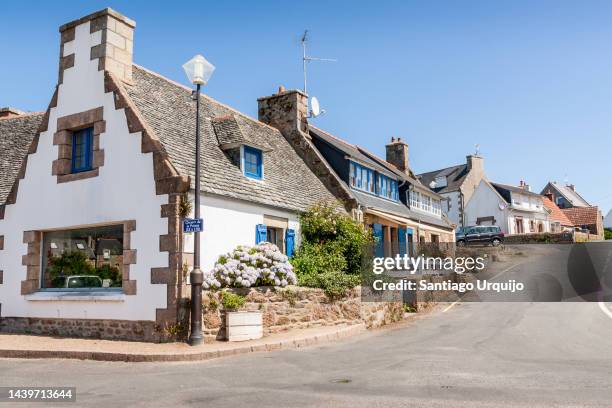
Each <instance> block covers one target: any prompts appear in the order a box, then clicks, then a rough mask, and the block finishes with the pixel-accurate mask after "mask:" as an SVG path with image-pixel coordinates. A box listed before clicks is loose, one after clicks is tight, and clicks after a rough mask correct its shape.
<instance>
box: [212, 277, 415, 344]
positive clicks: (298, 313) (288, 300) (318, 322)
mask: <svg viewBox="0 0 612 408" xmlns="http://www.w3.org/2000/svg"><path fill="white" fill-rule="evenodd" d="M229 291H231V292H233V293H236V294H240V295H242V296H245V297H246V300H247V304H246V305H245V307H244V309H245V310H252V311H256V310H261V311H262V312H263V324H264V336H265V335H269V334H272V333H278V332H281V331H285V330H290V329H305V328H311V327H321V326H334V325H340V324H357V323H365V324H366V327H368V328H375V327H380V326H383V325H385V324H389V323H392V322H395V321H398V320H401V319H402V317H403V305H402V302H401V301H400V302H371V303H370V302H368V303H366V302H361V288H360V287H356V288H354V289H352V290H351V291H349V293H348V294H347V295H346V296H345V297H344V298H342V299H338V300H335V301H330V300H329V298H328V297H327V296H326V295H325V293H324V292H323V290H322V289H313V288H303V287H297V286H290V287H287V288H273V287H268V286H264V287H257V288H234V289H230V290H229ZM203 304H204V323H203V327H204V329H203V331H204V336H205V340H206V341H213V340H215V339H217V340H221V339H223V338H225V328H224V312H223V310H222V309H223V306H222V305H221V301H220V297H219V292H211V291H204V292H203Z"/></svg>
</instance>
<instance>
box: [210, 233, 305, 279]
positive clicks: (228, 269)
mask: <svg viewBox="0 0 612 408" xmlns="http://www.w3.org/2000/svg"><path fill="white" fill-rule="evenodd" d="M296 283H297V278H296V276H295V273H294V272H293V266H291V264H290V263H289V260H288V258H287V256H286V255H284V254H283V253H282V252H281V251H280V250H279V249H278V247H277V246H276V245H274V244H271V243H269V242H262V243H261V244H258V245H255V246H244V245H239V246H238V247H236V249H234V250H233V251H232V252H230V253H228V254H225V255H221V256H220V257H219V260H218V261H217V263H216V264H215V267H214V268H213V269H212V271H209V272H206V273H204V283H203V284H202V286H203V288H204V289H219V288H222V287H237V288H249V287H252V286H281V287H285V286H287V285H295V284H296Z"/></svg>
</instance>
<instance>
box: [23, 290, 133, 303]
mask: <svg viewBox="0 0 612 408" xmlns="http://www.w3.org/2000/svg"><path fill="white" fill-rule="evenodd" d="M25 300H27V301H32V302H71V301H72V302H124V301H125V294H123V293H121V292H119V293H118V292H106V291H98V292H96V291H83V292H76V291H74V292H73V291H66V292H45V291H40V292H34V293H31V294H29V295H25Z"/></svg>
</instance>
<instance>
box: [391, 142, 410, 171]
mask: <svg viewBox="0 0 612 408" xmlns="http://www.w3.org/2000/svg"><path fill="white" fill-rule="evenodd" d="M385 149H386V160H387V161H388V162H389V163H391V164H392V165H394V166H395V167H397V168H398V170H399V171H401V172H404V173H406V174H410V166H409V162H408V145H407V144H406V143H404V142H403V141H402V139H401V138H400V137H398V138H397V140H395V138H394V137H392V138H391V143H389V144H388V145H386V146H385Z"/></svg>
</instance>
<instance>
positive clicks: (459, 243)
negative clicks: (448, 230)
mask: <svg viewBox="0 0 612 408" xmlns="http://www.w3.org/2000/svg"><path fill="white" fill-rule="evenodd" d="M457 246H458V247H464V246H465V241H457Z"/></svg>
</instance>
